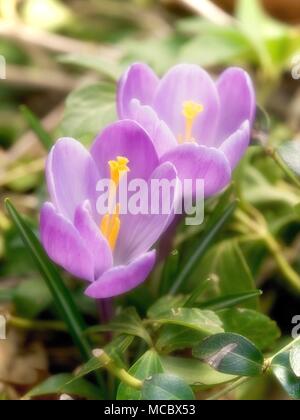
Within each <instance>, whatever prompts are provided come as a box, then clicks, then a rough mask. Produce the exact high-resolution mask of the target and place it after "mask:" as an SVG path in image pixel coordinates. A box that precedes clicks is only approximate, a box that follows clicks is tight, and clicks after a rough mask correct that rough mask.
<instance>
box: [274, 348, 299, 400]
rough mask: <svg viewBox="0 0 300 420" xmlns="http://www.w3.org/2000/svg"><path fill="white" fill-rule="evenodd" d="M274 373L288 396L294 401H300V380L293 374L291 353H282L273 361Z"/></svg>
mask: <svg viewBox="0 0 300 420" xmlns="http://www.w3.org/2000/svg"><path fill="white" fill-rule="evenodd" d="M271 369H272V372H273V373H274V375H275V376H276V378H277V380H278V381H279V382H280V384H281V385H282V387H283V388H284V389H285V391H286V392H287V393H288V395H289V396H290V397H291V398H293V399H294V400H299V399H300V378H298V377H297V376H296V375H295V373H294V372H293V370H292V368H291V365H290V352H285V353H280V354H279V355H278V356H276V357H275V359H274V360H273V361H272V366H271Z"/></svg>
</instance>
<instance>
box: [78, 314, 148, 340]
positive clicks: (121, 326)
mask: <svg viewBox="0 0 300 420" xmlns="http://www.w3.org/2000/svg"><path fill="white" fill-rule="evenodd" d="M103 331H113V332H116V333H118V334H128V335H133V336H135V337H140V338H141V339H142V340H145V341H146V343H147V344H148V345H149V346H150V347H151V346H152V340H151V337H150V335H149V334H148V332H147V330H146V329H145V328H144V326H143V323H142V320H141V318H140V317H139V315H138V313H137V311H136V309H135V308H127V309H125V310H124V311H123V312H122V313H121V314H120V315H118V316H117V317H116V318H115V319H114V320H113V321H112V322H110V323H109V324H108V325H99V326H98V325H97V326H96V327H92V328H89V329H88V330H87V331H86V332H87V333H88V334H92V333H98V332H103Z"/></svg>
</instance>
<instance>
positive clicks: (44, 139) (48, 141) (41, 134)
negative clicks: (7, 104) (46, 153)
mask: <svg viewBox="0 0 300 420" xmlns="http://www.w3.org/2000/svg"><path fill="white" fill-rule="evenodd" d="M20 109H21V112H22V114H23V116H24V118H25V120H26V121H27V124H28V125H29V127H30V128H31V129H32V131H33V132H34V133H35V134H36V136H37V138H38V139H39V140H40V142H41V143H42V145H43V146H44V148H45V149H46V150H50V149H51V147H52V146H53V140H52V138H51V136H50V135H49V134H48V133H47V132H46V130H45V129H44V127H43V126H42V124H41V123H40V121H39V119H38V118H37V116H36V115H34V113H33V112H32V111H31V110H30V109H29V108H27V107H26V106H25V105H23V106H21V108H20Z"/></svg>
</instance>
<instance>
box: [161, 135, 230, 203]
mask: <svg viewBox="0 0 300 420" xmlns="http://www.w3.org/2000/svg"><path fill="white" fill-rule="evenodd" d="M161 160H162V162H167V161H169V162H172V163H173V164H174V166H175V168H176V169H177V172H178V178H179V179H180V180H181V182H182V183H183V182H184V180H193V192H195V182H196V180H197V179H199V180H203V181H204V190H205V197H210V196H212V195H214V194H216V193H218V192H220V191H221V190H222V189H223V188H224V187H226V186H227V185H228V183H229V182H230V178H231V168H230V165H229V162H228V160H227V159H226V157H225V155H224V153H223V152H222V151H220V150H218V149H215V148H213V147H206V146H199V145H197V144H187V143H186V144H184V145H182V146H178V147H177V148H176V149H174V150H172V151H170V152H168V153H166V154H165V155H164V156H163V157H162V159H161Z"/></svg>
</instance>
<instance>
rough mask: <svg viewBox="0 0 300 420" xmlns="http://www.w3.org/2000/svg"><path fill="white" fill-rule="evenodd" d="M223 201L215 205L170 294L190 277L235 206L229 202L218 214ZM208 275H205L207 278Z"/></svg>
mask: <svg viewBox="0 0 300 420" xmlns="http://www.w3.org/2000/svg"><path fill="white" fill-rule="evenodd" d="M223 205H224V203H223V202H222V201H221V203H220V204H219V206H217V208H216V210H215V212H214V215H213V216H212V217H211V219H210V222H209V223H208V226H207V228H206V232H205V234H204V235H203V236H201V239H200V242H199V245H198V247H197V249H196V250H195V252H194V253H193V254H192V255H191V256H190V258H189V261H188V262H187V264H185V266H184V268H183V270H182V271H181V272H180V273H179V275H178V277H177V278H176V279H175V281H174V284H173V286H172V288H171V290H170V293H171V294H175V293H176V292H177V291H178V290H179V289H180V287H181V285H182V284H183V283H184V282H185V281H186V280H187V279H188V278H189V277H190V275H191V274H192V273H193V272H194V270H195V269H196V267H197V265H198V264H199V262H200V259H201V258H202V257H203V255H204V254H205V252H206V251H207V249H208V248H209V246H210V245H211V244H212V242H213V241H214V240H215V238H216V236H217V235H218V234H219V233H220V231H221V230H222V228H223V227H224V225H226V223H227V222H228V221H229V219H230V218H231V216H232V214H233V212H234V210H235V208H236V203H235V202H234V203H231V204H230V205H229V206H228V207H227V208H226V209H225V211H224V212H223V213H222V214H221V215H220V210H223ZM207 277H209V276H206V277H205V278H207Z"/></svg>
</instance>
